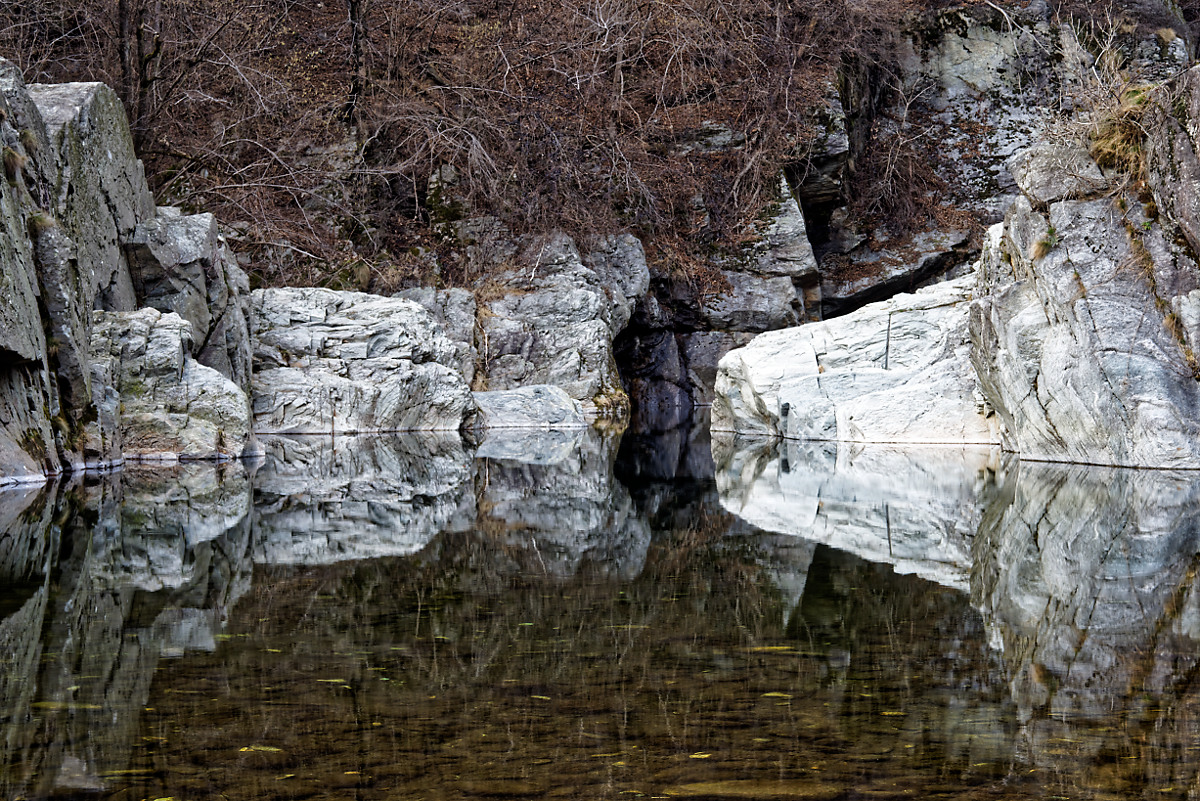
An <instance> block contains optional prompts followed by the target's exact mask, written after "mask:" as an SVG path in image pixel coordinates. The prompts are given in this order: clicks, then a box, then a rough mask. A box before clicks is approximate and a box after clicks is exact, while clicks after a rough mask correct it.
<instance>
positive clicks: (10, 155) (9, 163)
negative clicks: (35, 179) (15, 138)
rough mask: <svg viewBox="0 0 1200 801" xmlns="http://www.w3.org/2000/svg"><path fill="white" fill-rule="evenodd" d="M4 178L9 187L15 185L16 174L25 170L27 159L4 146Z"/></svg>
mask: <svg viewBox="0 0 1200 801" xmlns="http://www.w3.org/2000/svg"><path fill="white" fill-rule="evenodd" d="M0 158H2V159H3V161H4V178H5V179H6V180H7V181H8V183H9V184H10V185H11V186H16V185H17V173H19V172H20V171H21V170H23V169H25V164H26V163H27V161H28V160H27V159H26V158H25V157H24V156H22V155H21V154H20V153H18V152H17V151H15V150H13V149H12V148H11V147H8V146H5V148H4V151H3V156H2V157H0Z"/></svg>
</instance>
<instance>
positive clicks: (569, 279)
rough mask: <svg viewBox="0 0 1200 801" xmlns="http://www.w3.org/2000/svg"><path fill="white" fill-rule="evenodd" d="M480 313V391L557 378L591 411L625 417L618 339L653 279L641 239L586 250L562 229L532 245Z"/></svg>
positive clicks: (624, 237)
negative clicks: (615, 352) (582, 251)
mask: <svg viewBox="0 0 1200 801" xmlns="http://www.w3.org/2000/svg"><path fill="white" fill-rule="evenodd" d="M519 263H520V264H522V265H525V266H523V267H521V268H519V269H514V270H510V271H508V272H507V273H504V274H502V275H501V276H500V277H499V278H498V279H497V282H498V283H497V285H496V286H495V287H494V291H495V292H496V293H498V296H497V297H494V298H492V299H490V300H485V301H481V303H480V311H479V334H478V342H479V352H480V357H479V358H480V365H479V373H478V378H477V381H476V385H477V387H478V388H479V389H486V390H500V389H514V388H516V387H521V386H527V385H530V384H552V385H555V386H558V387H562V389H564V390H565V391H566V392H567V394H568V395H570V396H571V397H572V398H575V399H576V400H578V401H580V402H581V403H583V405H584V411H585V412H587V413H588V414H591V415H616V416H624V415H625V414H626V413H627V412H628V399H627V397H626V395H625V392H624V390H623V389H622V387H621V382H620V377H619V375H618V373H617V367H616V362H615V361H614V359H613V340H614V338H615V337H616V336H617V334H618V333H620V332H621V330H622V329H624V328H625V326H626V324H627V323H628V322H629V318H630V316H631V315H632V313H633V307H634V304H635V302H636V300H637V298H638V297H640V296H641V295H642V294H644V293H645V291H646V289H647V288H648V286H649V283H650V272H649V269H648V268H647V266H646V258H645V254H644V253H643V252H642V245H641V243H640V242H639V241H638V240H637V239H636V238H635V237H633V236H629V235H621V236H615V237H606V238H604V239H602V240H601V241H600V243H599V244H598V246H597V248H596V249H595V250H594V251H592V252H590V253H588V254H586V255H581V254H580V253H579V250H578V248H577V247H576V245H575V243H574V242H573V241H572V240H571V239H570V238H569V237H566V236H565V235H562V234H559V235H555V236H552V237H550V238H549V239H547V240H545V241H541V242H538V243H535V244H533V245H530V246H528V247H527V248H526V250H525V252H524V253H523V255H522V256H521V258H520V259H519Z"/></svg>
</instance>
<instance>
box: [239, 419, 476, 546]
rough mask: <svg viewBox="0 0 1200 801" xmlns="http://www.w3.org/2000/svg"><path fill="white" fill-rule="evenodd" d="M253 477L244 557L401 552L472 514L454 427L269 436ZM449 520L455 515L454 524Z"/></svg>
mask: <svg viewBox="0 0 1200 801" xmlns="http://www.w3.org/2000/svg"><path fill="white" fill-rule="evenodd" d="M263 444H264V445H265V447H266V450H267V460H266V462H265V464H264V465H263V466H262V467H261V468H260V469H259V470H258V472H257V473H256V474H255V482H254V483H255V494H256V501H255V510H254V516H255V545H254V561H255V562H259V563H263V564H302V565H311V564H330V563H332V562H338V561H343V560H347V559H366V558H370V557H376V556H402V555H404V554H409V553H413V552H414V551H418V550H420V549H421V548H423V547H424V546H425V544H426V543H428V542H429V540H430V539H432V538H433V536H434V535H435V534H437V533H438V532H439V531H442V530H444V529H446V528H454V527H456V526H461V525H462V523H461V519H462V517H463V516H464V515H465V516H466V519H467V520H469V519H470V517H471V516H472V514H473V511H474V510H473V506H474V503H473V498H472V497H471V493H470V489H471V482H470V477H471V459H470V457H469V456H468V455H467V453H466V452H465V451H464V450H463V446H462V440H461V439H460V438H459V436H458V434H457V433H451V434H439V433H433V432H425V433H421V434H406V435H404V436H402V437H401V436H394V437H389V436H363V437H337V438H336V439H330V438H329V437H299V436H297V437H282V436H277V437H269V438H267V439H265V440H264V442H263ZM456 521H458V522H456Z"/></svg>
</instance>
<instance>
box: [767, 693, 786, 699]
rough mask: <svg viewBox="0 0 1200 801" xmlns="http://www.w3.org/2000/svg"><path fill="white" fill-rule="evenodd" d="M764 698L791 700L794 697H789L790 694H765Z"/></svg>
mask: <svg viewBox="0 0 1200 801" xmlns="http://www.w3.org/2000/svg"><path fill="white" fill-rule="evenodd" d="M762 697H763V698H791V697H792V696H791V695H789V694H788V693H763V694H762Z"/></svg>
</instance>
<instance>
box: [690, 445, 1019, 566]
mask: <svg viewBox="0 0 1200 801" xmlns="http://www.w3.org/2000/svg"><path fill="white" fill-rule="evenodd" d="M713 452H714V456H715V458H716V460H717V487H718V489H719V490H720V493H721V503H722V505H723V506H724V507H725V508H726V509H728V510H729V511H731V512H733V513H735V514H737V515H739V516H741V517H742V518H744V519H745V520H747V521H748V522H750V523H751V524H753V525H755V526H758V527H759V528H762V529H766V530H767V531H775V532H779V533H784V534H794V535H797V536H801V537H804V538H805V539H808V540H812V541H814V542H820V543H825V544H828V545H832V546H833V547H836V548H841V549H844V550H847V551H851V552H853V553H855V554H858V555H859V556H861V557H863V558H864V559H868V560H871V561H874V562H886V563H888V564H891V565H893V566H894V567H895V569H896V570H897V572H900V573H916V574H917V575H919V576H921V577H922V578H926V579H929V580H932V581H937V582H938V583H940V584H944V585H946V586H949V587H954V588H956V589H966V588H967V575H968V572H969V571H970V567H971V559H970V539H971V537H972V535H973V534H974V533H975V529H976V528H977V527H978V525H979V520H980V518H981V515H982V512H983V507H984V505H985V503H987V500H988V498H990V496H991V494H992V493H994V491H995V488H994V485H995V484H996V481H997V472H998V471H999V472H1000V473H1001V474H1002V472H1003V470H1002V465H1001V462H1002V460H1001V458H1000V455H999V453H998V451H996V450H995V449H987V448H958V447H924V448H898V447H891V446H886V445H865V446H863V445H849V444H846V443H840V444H838V443H821V442H816V443H803V442H795V441H791V440H786V441H783V442H780V443H778V444H775V443H773V442H770V441H762V442H759V443H757V444H754V443H747V442H745V441H737V442H736V443H734V442H733V441H730V440H717V441H716V442H714V448H713Z"/></svg>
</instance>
